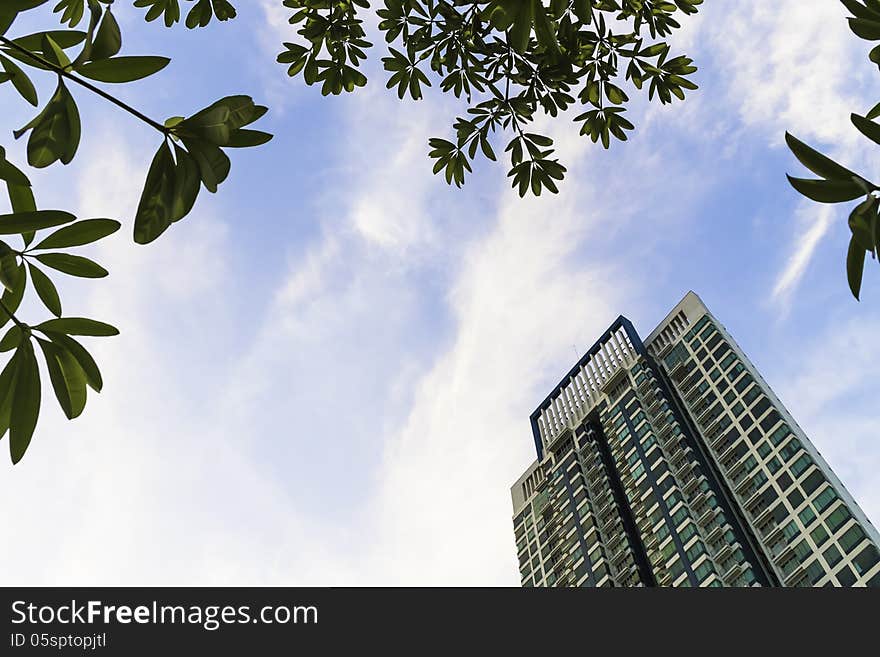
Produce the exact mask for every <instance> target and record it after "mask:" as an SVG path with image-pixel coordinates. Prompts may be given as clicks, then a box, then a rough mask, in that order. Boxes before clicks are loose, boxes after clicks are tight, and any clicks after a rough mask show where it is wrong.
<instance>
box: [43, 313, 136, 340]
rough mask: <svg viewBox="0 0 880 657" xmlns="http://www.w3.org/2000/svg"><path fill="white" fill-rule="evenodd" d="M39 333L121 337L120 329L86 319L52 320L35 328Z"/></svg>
mask: <svg viewBox="0 0 880 657" xmlns="http://www.w3.org/2000/svg"><path fill="white" fill-rule="evenodd" d="M34 328H35V329H37V330H39V331H45V332H47V333H63V334H64V335H86V336H92V337H99V338H104V337H112V336H114V335H119V329H117V328H116V327H114V326H110V324H105V323H104V322H99V321H97V320H94V319H86V318H84V317H65V318H64V319H50V320H49V321H47V322H43V323H42V324H37V325H36V326H34Z"/></svg>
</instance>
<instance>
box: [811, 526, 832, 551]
mask: <svg viewBox="0 0 880 657" xmlns="http://www.w3.org/2000/svg"><path fill="white" fill-rule="evenodd" d="M810 538H812V539H813V542H814V543H815V544H816V545H817V546H818V547H822V545H824V543H825V541H827V540H828V531H827V530H826V529H825V526H824V525H819V526H818V527H816V529H814V530H813V531H812V533H810Z"/></svg>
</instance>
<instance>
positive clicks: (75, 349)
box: [43, 329, 104, 392]
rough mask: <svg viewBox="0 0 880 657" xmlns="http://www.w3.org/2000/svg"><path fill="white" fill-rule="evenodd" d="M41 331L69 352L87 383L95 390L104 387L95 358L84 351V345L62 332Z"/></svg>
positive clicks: (97, 390) (99, 390)
mask: <svg viewBox="0 0 880 657" xmlns="http://www.w3.org/2000/svg"><path fill="white" fill-rule="evenodd" d="M43 332H44V333H45V334H46V336H47V337H48V338H49V339H50V340H51V341H52V342H54V343H55V344H57V345H58V346H59V347H61V348H62V349H66V350H67V351H68V352H70V355H71V356H73V357H74V358H75V359H76V362H77V363H79V366H80V367H81V368H82V370H83V372H84V373H85V376H86V383H88V384H89V386H90V387H91V388H92V390H94V391H95V392H101V389H102V388H103V387H104V380H103V379H102V378H101V370H99V369H98V365H97V364H96V363H95V359H94V358H92V356H91V354H89V352H88V351H86V349H85V347H83V346H82V345H81V344H80V343H79V342H77V341H76V340H74V339H73V338H71V337H69V336H67V335H64V334H63V333H55V332H52V331H47V330H45V329H44V330H43Z"/></svg>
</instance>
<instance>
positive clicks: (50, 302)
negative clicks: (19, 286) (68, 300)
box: [28, 263, 61, 317]
mask: <svg viewBox="0 0 880 657" xmlns="http://www.w3.org/2000/svg"><path fill="white" fill-rule="evenodd" d="M28 270H29V271H30V274H31V280H32V281H33V283H34V289H35V290H36V292H37V296H38V297H40V301H42V302H43V304H44V305H45V306H46V308H48V309H49V312H51V313H52V314H53V315H55V317H61V298H60V297H59V296H58V290H57V289H56V288H55V284H54V283H53V282H52V281H51V279H50V278H49V277H48V276H46V274H44V273H43V271H42V270H41V269H38V268H37V267H35V266H34V265H32V264H30V263H28Z"/></svg>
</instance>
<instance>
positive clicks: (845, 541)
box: [840, 525, 865, 553]
mask: <svg viewBox="0 0 880 657" xmlns="http://www.w3.org/2000/svg"><path fill="white" fill-rule="evenodd" d="M864 538H865V532H863V531H862V528H861V527H859V526H858V525H853V526H852V527H850V528H849V529H848V530H847V531H846V532H845V533H844V534H843V536H841V537H840V546H841V547H842V548H843V551H844V552H847V553H849V552H852V551H853V548H855V547H856V546H857V545H858V544H859V543H861V542H862V540H863V539H864Z"/></svg>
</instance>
